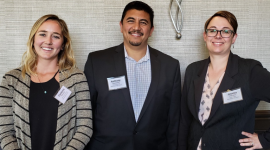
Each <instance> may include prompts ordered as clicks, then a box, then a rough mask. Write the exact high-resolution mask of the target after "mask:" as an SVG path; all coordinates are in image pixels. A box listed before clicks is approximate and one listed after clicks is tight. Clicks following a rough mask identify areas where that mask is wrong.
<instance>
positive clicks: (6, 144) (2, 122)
mask: <svg viewBox="0 0 270 150" xmlns="http://www.w3.org/2000/svg"><path fill="white" fill-rule="evenodd" d="M12 97H13V90H12V89H11V88H10V87H9V85H8V81H7V77H6V76H4V77H3V78H2V82H1V85H0V142H1V148H2V149H3V150H14V149H19V147H18V143H17V138H16V137H15V129H14V120H13V113H12V112H13V107H12Z"/></svg>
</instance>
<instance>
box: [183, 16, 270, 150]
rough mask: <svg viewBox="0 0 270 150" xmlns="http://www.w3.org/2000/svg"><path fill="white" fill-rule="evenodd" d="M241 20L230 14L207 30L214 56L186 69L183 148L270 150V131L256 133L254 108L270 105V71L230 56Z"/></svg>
mask: <svg viewBox="0 0 270 150" xmlns="http://www.w3.org/2000/svg"><path fill="white" fill-rule="evenodd" d="M237 26H238V24H237V20H236V18H235V16H234V15H233V14H232V13H230V12H228V11H219V12H217V13H215V14H214V15H213V16H212V17H210V18H209V19H208V20H207V21H206V23H205V27H204V31H205V32H204V33H203V37H204V41H205V44H206V47H207V49H208V51H209V56H210V57H209V58H208V59H205V60H202V61H198V62H195V63H192V64H190V65H189V66H188V67H187V69H186V75H185V82H184V87H183V95H182V102H181V122H180V149H181V150H187V149H188V150H201V149H202V150H244V149H246V150H253V149H259V148H262V147H263V148H269V147H270V131H267V132H265V133H263V134H259V135H258V134H256V133H253V131H254V117H255V109H256V107H257V106H258V104H259V102H260V100H265V101H268V102H270V92H269V91H270V73H269V72H268V71H267V70H266V69H265V68H263V67H262V65H261V63H260V62H258V61H256V60H252V59H244V58H241V57H239V56H238V55H236V54H233V53H232V52H231V47H233V44H234V43H235V41H236V38H237Z"/></svg>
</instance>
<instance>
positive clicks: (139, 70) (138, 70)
mask: <svg viewBox="0 0 270 150" xmlns="http://www.w3.org/2000/svg"><path fill="white" fill-rule="evenodd" d="M124 49H125V61H126V69H127V78H128V85H129V92H130V96H131V101H132V106H133V110H134V114H135V119H136V122H137V120H138V118H139V116H140V113H141V110H142V107H143V104H144V101H145V99H146V96H147V93H148V90H149V87H150V83H151V63H150V54H149V48H148V46H147V51H146V55H145V56H144V57H143V58H141V59H140V60H139V61H138V62H136V61H135V60H134V59H133V58H131V57H129V56H128V54H127V51H126V48H124Z"/></svg>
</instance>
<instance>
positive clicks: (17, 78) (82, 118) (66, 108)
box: [0, 69, 92, 150]
mask: <svg viewBox="0 0 270 150" xmlns="http://www.w3.org/2000/svg"><path fill="white" fill-rule="evenodd" d="M59 78H60V87H62V86H65V87H67V88H68V89H69V90H71V91H72V93H71V95H70V96H69V98H68V100H67V101H66V102H65V103H64V104H61V103H59V106H58V118H57V127H56V130H57V131H56V136H55V145H54V150H59V149H67V150H68V149H72V150H73V149H78V150H82V149H83V148H84V147H85V145H86V144H87V143H88V142H89V140H90V137H91V136H92V110H91V103H90V93H89V89H88V84H87V81H86V78H85V75H84V74H83V72H81V71H80V70H78V69H73V70H72V73H71V75H70V76H69V77H67V78H66V77H65V76H64V74H63V72H60V73H59ZM30 81H31V80H30V76H29V75H26V76H25V78H23V77H22V76H21V70H20V69H14V70H11V71H9V72H7V73H6V74H5V75H4V77H3V78H2V83H1V86H0V108H1V109H0V140H1V148H2V149H3V150H14V149H22V150H28V149H31V133H30V124H29V111H28V108H29V92H30Z"/></svg>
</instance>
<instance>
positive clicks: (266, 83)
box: [250, 62, 270, 149]
mask: <svg viewBox="0 0 270 150" xmlns="http://www.w3.org/2000/svg"><path fill="white" fill-rule="evenodd" d="M250 89H251V91H252V95H253V97H254V98H255V100H264V101H266V102H269V103H270V73H269V72H268V71H267V69H265V68H263V66H262V65H261V63H259V62H257V64H256V65H255V66H254V67H253V68H252V71H251V78H250ZM258 137H259V140H260V143H261V145H262V146H263V148H264V149H268V148H270V128H269V129H268V130H267V131H265V132H263V133H261V134H259V135H258Z"/></svg>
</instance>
